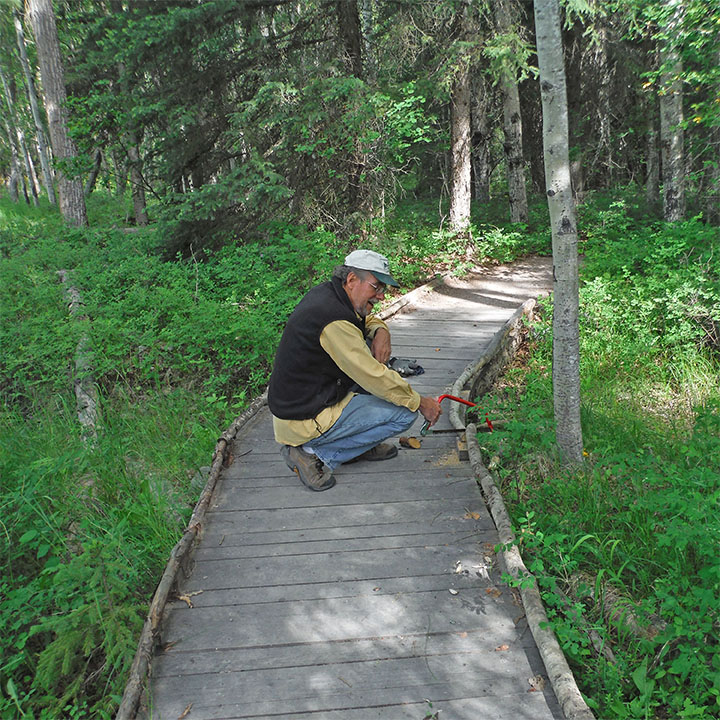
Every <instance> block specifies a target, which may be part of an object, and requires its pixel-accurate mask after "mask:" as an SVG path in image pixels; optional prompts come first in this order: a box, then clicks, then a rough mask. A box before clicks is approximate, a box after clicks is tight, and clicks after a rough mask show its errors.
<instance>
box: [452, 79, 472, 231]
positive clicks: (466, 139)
mask: <svg viewBox="0 0 720 720" xmlns="http://www.w3.org/2000/svg"><path fill="white" fill-rule="evenodd" d="M450 138H451V139H450V143H451V147H450V162H451V168H450V179H451V182H450V227H451V228H452V230H453V231H454V232H456V233H457V234H458V235H462V234H465V233H467V231H468V229H469V227H470V175H471V171H470V71H469V70H468V68H467V67H463V68H462V69H461V70H459V71H458V74H457V76H456V77H455V81H454V82H453V89H452V99H451V101H450Z"/></svg>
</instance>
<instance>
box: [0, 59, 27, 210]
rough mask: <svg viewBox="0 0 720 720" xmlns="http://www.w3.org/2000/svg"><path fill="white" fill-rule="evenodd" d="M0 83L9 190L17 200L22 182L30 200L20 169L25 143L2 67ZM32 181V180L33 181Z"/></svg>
mask: <svg viewBox="0 0 720 720" xmlns="http://www.w3.org/2000/svg"><path fill="white" fill-rule="evenodd" d="M0 83H1V84H2V90H3V97H4V98H5V106H6V107H7V113H5V115H4V125H5V131H6V133H7V136H8V143H9V146H10V177H9V178H8V185H7V187H8V192H9V193H10V198H11V199H12V201H13V202H17V201H18V198H19V189H18V188H19V186H20V184H21V183H22V186H23V194H24V195H25V201H26V202H30V200H29V198H28V194H27V189H26V187H25V180H24V176H23V174H22V171H21V170H20V157H21V155H22V154H23V149H24V144H23V143H21V142H20V134H19V133H18V128H17V126H16V124H15V106H14V104H13V96H12V93H11V92H10V86H9V85H8V82H7V79H6V78H5V72H4V70H3V69H2V67H0ZM31 182H32V181H31Z"/></svg>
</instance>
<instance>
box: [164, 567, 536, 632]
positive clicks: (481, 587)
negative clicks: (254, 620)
mask: <svg viewBox="0 0 720 720" xmlns="http://www.w3.org/2000/svg"><path fill="white" fill-rule="evenodd" d="M426 572H427V571H426ZM477 572H478V570H476V569H474V567H473V566H470V575H468V576H465V575H463V576H462V577H455V575H456V573H453V572H451V571H449V570H447V569H446V570H445V572H442V573H438V574H426V575H423V574H422V573H415V574H413V575H383V569H381V568H379V569H378V573H377V576H376V577H373V578H368V579H366V580H333V581H330V582H301V583H294V584H292V585H290V584H288V583H285V582H284V581H283V579H282V578H280V579H279V580H278V582H277V584H268V583H265V584H262V585H253V584H252V578H249V579H248V580H247V581H246V582H247V586H245V587H237V584H238V579H237V578H235V579H233V577H232V576H230V577H228V578H226V584H227V587H218V588H205V589H203V590H201V591H200V592H198V593H197V594H195V595H189V596H186V597H187V599H188V600H189V601H190V602H191V603H192V605H193V607H210V606H217V605H238V606H239V605H257V604H271V603H276V602H287V601H288V598H292V599H293V600H296V601H305V600H323V599H332V598H347V597H364V596H371V595H373V596H374V595H377V596H381V595H396V594H398V593H408V592H430V591H437V592H441V593H445V592H448V594H449V588H450V587H455V588H456V589H458V588H459V589H460V590H462V589H468V588H473V587H475V588H476V589H477V592H478V593H480V594H482V593H485V594H486V595H488V596H489V598H490V599H492V600H494V601H496V602H499V603H508V602H511V603H512V602H514V600H513V599H512V598H511V597H510V593H509V591H508V590H507V588H505V587H504V586H503V584H502V582H501V580H500V573H499V571H497V570H494V569H493V568H490V569H489V576H488V579H487V580H486V579H483V578H482V577H480V576H478V575H477ZM173 602H174V603H175V604H174V605H173V606H172V607H178V608H181V607H182V604H181V603H185V602H186V601H185V600H183V599H180V598H179V599H177V600H175V601H173ZM519 612H520V611H517V612H515V613H513V619H516V618H517V617H518V615H519ZM529 641H530V642H532V638H530V639H529Z"/></svg>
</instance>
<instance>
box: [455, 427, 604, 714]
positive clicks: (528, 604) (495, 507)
mask: <svg viewBox="0 0 720 720" xmlns="http://www.w3.org/2000/svg"><path fill="white" fill-rule="evenodd" d="M476 434H477V428H476V426H475V424H474V423H468V426H467V440H468V453H469V455H470V463H471V465H472V468H473V471H474V472H475V476H476V477H477V479H478V482H479V483H480V485H481V487H482V490H483V494H484V495H485V502H486V504H487V506H488V509H489V511H490V515H491V516H492V519H493V521H494V522H495V527H496V528H497V531H498V536H499V538H500V543H501V544H502V545H503V546H504V549H503V551H502V552H503V558H504V560H505V565H506V566H507V568H508V572H509V573H510V575H512V577H513V578H514V579H515V580H517V582H518V585H519V590H520V597H521V598H522V603H523V607H524V608H525V616H526V617H527V622H528V626H529V627H530V632H531V633H532V636H533V638H534V639H535V644H536V645H537V647H538V650H539V651H540V656H541V657H542V660H543V663H544V665H545V669H546V670H547V673H548V677H549V678H550V683H551V684H552V688H553V690H554V691H555V696H556V697H557V699H558V702H559V703H560V707H561V708H562V711H563V713H564V714H565V718H566V719H567V720H595V716H594V715H593V713H592V711H591V710H590V708H589V707H588V705H587V703H586V702H585V700H584V698H583V696H582V694H581V693H580V690H579V689H578V686H577V684H576V682H575V677H574V676H573V674H572V670H570V666H569V665H568V663H567V660H566V659H565V655H564V654H563V651H562V649H561V648H560V644H559V643H558V641H557V638H556V637H555V633H554V632H553V631H552V629H551V628H550V623H549V620H548V617H547V614H546V613H545V608H544V606H543V603H542V598H541V597H540V592H539V590H538V588H537V583H536V582H535V578H534V576H533V575H531V574H530V572H529V571H528V569H527V568H526V567H525V563H524V562H523V559H522V556H521V555H520V551H519V550H518V547H517V544H516V541H515V534H514V533H513V531H512V526H511V523H510V516H509V514H508V512H507V509H506V507H505V503H504V501H503V499H502V495H501V494H500V490H499V489H498V486H497V484H496V483H495V479H494V478H493V476H492V475H491V474H490V472H489V471H488V470H487V468H486V467H485V466H484V465H483V463H482V458H481V455H480V446H479V445H478V442H477V437H476Z"/></svg>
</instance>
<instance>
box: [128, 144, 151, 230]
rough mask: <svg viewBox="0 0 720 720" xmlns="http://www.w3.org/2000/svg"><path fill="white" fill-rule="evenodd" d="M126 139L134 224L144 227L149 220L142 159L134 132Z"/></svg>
mask: <svg viewBox="0 0 720 720" xmlns="http://www.w3.org/2000/svg"><path fill="white" fill-rule="evenodd" d="M127 139H128V165H129V166H130V189H131V192H132V199H133V211H134V213H135V224H136V225H140V226H142V227H145V226H146V225H147V224H148V222H149V220H148V214H147V204H146V202H145V186H144V184H143V183H144V180H143V175H142V160H141V159H140V152H139V151H138V145H139V142H138V138H137V135H136V134H135V133H134V132H129V133H128V134H127Z"/></svg>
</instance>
